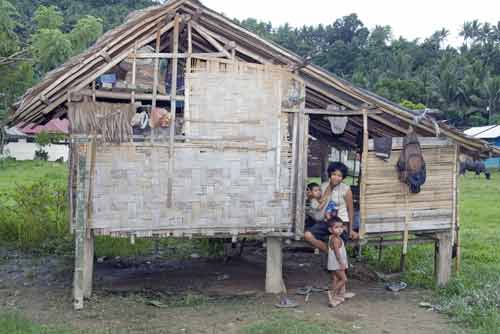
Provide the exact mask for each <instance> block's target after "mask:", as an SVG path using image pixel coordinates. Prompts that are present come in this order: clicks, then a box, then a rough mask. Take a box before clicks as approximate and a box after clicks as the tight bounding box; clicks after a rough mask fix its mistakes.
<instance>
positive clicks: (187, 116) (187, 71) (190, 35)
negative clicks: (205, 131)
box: [184, 21, 193, 135]
mask: <svg viewBox="0 0 500 334" xmlns="http://www.w3.org/2000/svg"><path fill="white" fill-rule="evenodd" d="M187 32H188V36H187V38H188V41H187V43H188V49H187V53H188V57H187V59H186V69H185V73H184V133H185V134H186V135H189V133H190V128H189V127H190V125H191V123H190V121H188V120H189V119H190V117H191V113H190V111H191V110H190V108H189V102H190V101H189V93H190V89H191V85H190V76H191V62H192V54H193V28H192V26H191V21H188V23H187Z"/></svg>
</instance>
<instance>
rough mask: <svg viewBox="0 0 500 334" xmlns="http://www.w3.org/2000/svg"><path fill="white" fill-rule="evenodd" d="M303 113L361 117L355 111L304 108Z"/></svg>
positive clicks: (360, 114) (290, 110)
mask: <svg viewBox="0 0 500 334" xmlns="http://www.w3.org/2000/svg"><path fill="white" fill-rule="evenodd" d="M283 112H288V113H293V112H297V110H294V109H284V110H283ZM304 113H305V114H309V115H327V116H363V111H355V110H328V109H311V108H306V109H305V111H304ZM370 113H374V114H379V113H381V112H380V111H377V110H371V111H370Z"/></svg>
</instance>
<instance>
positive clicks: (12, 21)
mask: <svg viewBox="0 0 500 334" xmlns="http://www.w3.org/2000/svg"><path fill="white" fill-rule="evenodd" d="M18 16H19V14H18V13H17V11H16V8H15V7H14V6H12V4H11V3H10V2H8V1H6V0H0V41H1V43H0V56H8V55H10V54H12V53H14V52H15V51H17V50H18V47H19V44H18V41H17V34H16V33H15V29H16V28H17V27H18V25H19V23H18V21H17V20H18Z"/></svg>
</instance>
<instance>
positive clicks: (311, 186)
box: [307, 182, 319, 191]
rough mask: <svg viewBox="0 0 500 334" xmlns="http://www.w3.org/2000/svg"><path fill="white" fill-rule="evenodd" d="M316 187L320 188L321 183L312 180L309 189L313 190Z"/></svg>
mask: <svg viewBox="0 0 500 334" xmlns="http://www.w3.org/2000/svg"><path fill="white" fill-rule="evenodd" d="M316 187H318V188H319V184H317V183H316V182H311V183H309V184H308V185H307V190H309V191H312V190H313V189H314V188H316Z"/></svg>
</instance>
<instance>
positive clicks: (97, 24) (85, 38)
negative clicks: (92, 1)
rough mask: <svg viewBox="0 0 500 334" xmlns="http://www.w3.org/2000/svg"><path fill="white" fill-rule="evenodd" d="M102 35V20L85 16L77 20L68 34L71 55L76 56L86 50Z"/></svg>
mask: <svg viewBox="0 0 500 334" xmlns="http://www.w3.org/2000/svg"><path fill="white" fill-rule="evenodd" d="M101 35H102V20H101V19H100V18H97V17H94V16H90V15H86V16H84V17H82V18H80V19H79V20H78V22H77V23H76V25H75V27H74V28H73V30H71V32H70V33H69V39H70V40H71V46H72V48H73V53H74V54H78V53H80V52H82V51H83V50H85V49H87V48H88V47H89V46H91V45H92V43H94V42H95V41H96V40H97V38H98V37H99V36H101Z"/></svg>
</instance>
